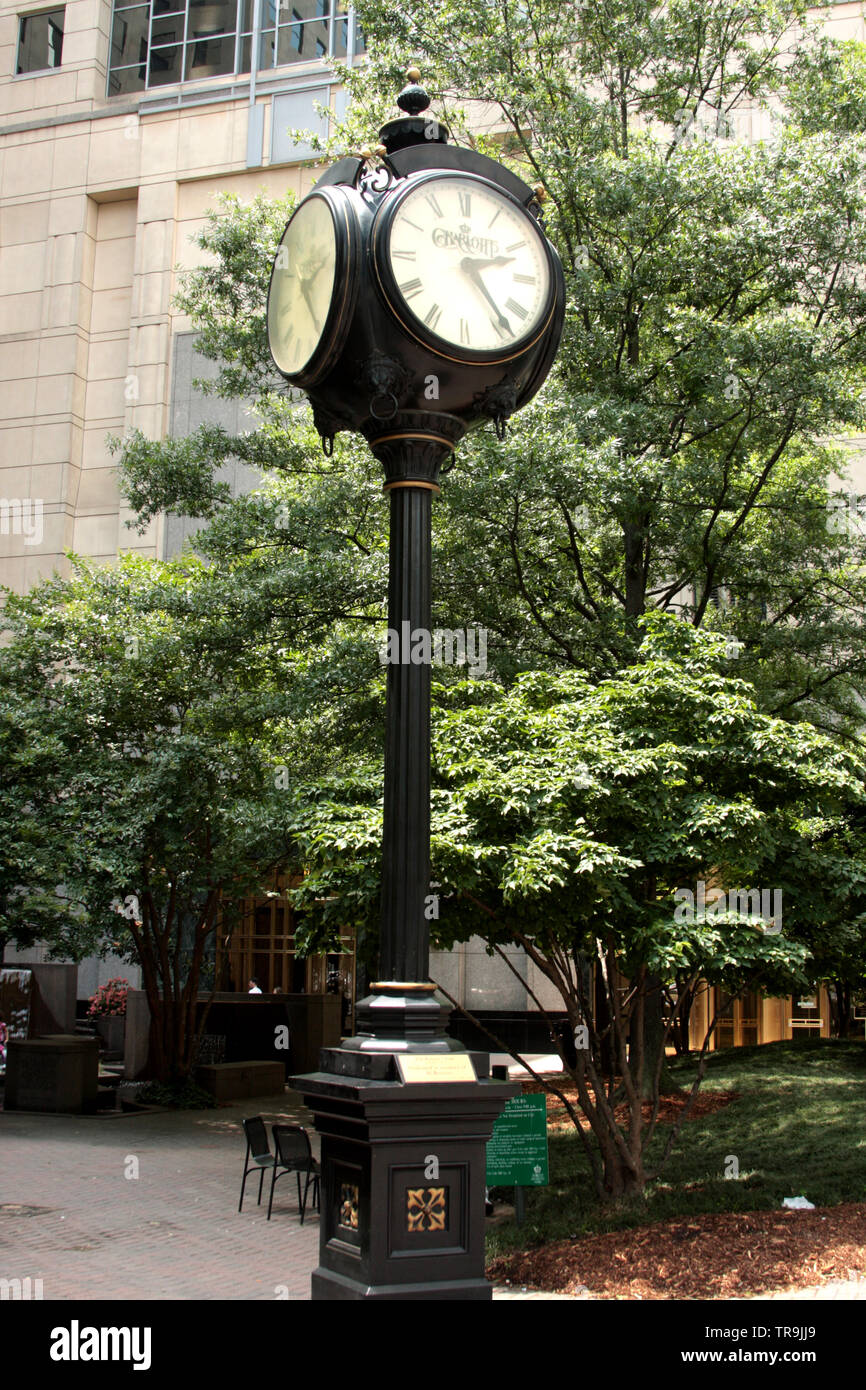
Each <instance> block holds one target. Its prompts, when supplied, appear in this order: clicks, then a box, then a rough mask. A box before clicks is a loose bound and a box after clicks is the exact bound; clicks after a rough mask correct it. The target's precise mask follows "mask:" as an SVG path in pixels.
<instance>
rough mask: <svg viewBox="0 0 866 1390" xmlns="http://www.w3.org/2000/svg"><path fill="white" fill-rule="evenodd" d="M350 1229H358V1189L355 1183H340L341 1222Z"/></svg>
mask: <svg viewBox="0 0 866 1390" xmlns="http://www.w3.org/2000/svg"><path fill="white" fill-rule="evenodd" d="M339 1224H340V1225H341V1226H345V1227H347V1229H348V1230H350V1231H357V1229H358V1189H357V1187H355V1186H354V1184H353V1183H348V1182H344V1183H341V1184H340V1222H339Z"/></svg>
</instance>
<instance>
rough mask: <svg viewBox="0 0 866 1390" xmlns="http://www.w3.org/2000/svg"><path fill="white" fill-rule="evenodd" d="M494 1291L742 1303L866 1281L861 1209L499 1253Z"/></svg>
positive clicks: (688, 1223) (852, 1206)
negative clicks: (506, 1287) (517, 1287)
mask: <svg viewBox="0 0 866 1390" xmlns="http://www.w3.org/2000/svg"><path fill="white" fill-rule="evenodd" d="M487 1272H488V1274H489V1275H490V1277H491V1278H492V1279H493V1280H494V1281H495V1282H496V1283H504V1282H505V1281H506V1280H508V1281H510V1282H511V1283H512V1284H521V1285H526V1286H527V1287H530V1288H536V1289H545V1290H548V1291H550V1292H554V1293H571V1294H575V1293H580V1292H582V1291H584V1290H587V1289H588V1290H589V1292H590V1293H591V1294H592V1295H594V1296H595V1297H597V1298H611V1299H615V1298H623V1299H625V1298H634V1299H637V1298H678V1299H690V1298H742V1297H747V1296H748V1295H749V1294H760V1293H771V1292H773V1291H775V1290H779V1289H788V1288H806V1287H809V1286H810V1285H815V1284H822V1283H825V1282H826V1281H828V1280H831V1279H852V1278H856V1277H857V1275H861V1276H864V1275H866V1202H846V1203H844V1204H843V1205H842V1206H838V1207H825V1208H823V1210H822V1209H820V1208H818V1209H816V1210H815V1211H786V1210H783V1211H754V1212H723V1213H720V1214H718V1215H705V1216H695V1217H690V1218H688V1219H684V1218H678V1219H674V1220H670V1221H661V1222H657V1223H655V1224H654V1225H651V1226H642V1227H639V1228H637V1229H633V1230H628V1231H611V1232H607V1233H605V1234H604V1235H595V1236H584V1237H581V1238H579V1239H577V1240H573V1241H570V1240H564V1241H556V1242H555V1243H553V1244H551V1245H545V1246H540V1247H539V1248H538V1249H535V1250H525V1251H517V1252H514V1253H511V1254H507V1255H500V1256H498V1257H497V1258H496V1259H495V1260H493V1262H492V1264H491V1265H490V1266H489V1267H488V1271H487Z"/></svg>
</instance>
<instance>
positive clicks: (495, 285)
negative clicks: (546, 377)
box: [384, 175, 551, 358]
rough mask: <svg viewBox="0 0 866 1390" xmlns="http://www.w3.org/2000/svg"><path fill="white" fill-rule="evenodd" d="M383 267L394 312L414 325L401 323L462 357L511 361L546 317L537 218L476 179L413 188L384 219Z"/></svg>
mask: <svg viewBox="0 0 866 1390" xmlns="http://www.w3.org/2000/svg"><path fill="white" fill-rule="evenodd" d="M384 260H385V264H386V266H387V269H388V270H390V277H389V278H391V277H392V278H393V282H394V285H395V286H396V296H397V297H396V303H395V307H396V308H398V310H399V312H400V314H401V317H402V318H404V321H405V316H406V313H407V312H408V314H409V315H410V316H411V319H412V320H414V325H412V324H411V322H410V323H409V324H407V326H412V327H413V331H416V332H417V330H418V329H419V328H420V329H421V334H422V336H423V337H424V338H425V339H427V338H429V339H432V340H435V339H437V338H438V339H440V340H442V341H443V342H444V343H446V344H448V345H449V346H450V347H452V348H454V349H455V350H456V351H457V352H458V353H459V355H461V356H467V357H470V358H471V357H472V356H473V355H474V354H475V353H479V354H489V355H491V356H494V357H495V356H497V355H499V354H500V353H502V354H503V356H508V355H510V354H509V350H510V349H512V348H513V347H515V346H517V345H521V344H524V343H526V342H527V341H528V340H530V339H531V338H532V336H533V335H534V334H535V335H537V333H538V332H539V331H540V329H541V328H542V326H543V325H544V323H545V322H546V320H547V317H548V315H549V312H550V298H551V272H550V260H549V256H548V252H547V247H546V244H545V241H544V239H543V237H542V235H541V233H540V232H539V230H538V228H537V226H536V224H535V221H534V219H533V218H532V216H531V215H530V214H529V213H527V212H525V211H524V209H523V208H521V207H520V205H519V204H518V203H516V202H514V201H513V200H512V199H511V198H509V197H507V196H506V195H505V194H503V193H500V192H499V190H498V189H496V188H494V187H493V186H492V185H491V184H488V183H487V182H486V181H484V180H482V179H478V178H472V177H468V176H466V175H453V176H452V175H448V176H445V177H442V178H434V179H424V180H423V181H421V182H419V183H418V184H416V185H415V187H414V188H412V189H411V191H410V192H409V193H407V194H406V195H405V196H404V197H403V198H402V199H401V201H400V203H399V204H398V205H397V207H396V209H395V211H394V213H393V216H392V217H391V219H390V222H389V224H388V231H387V239H386V242H385V247H384ZM393 294H394V291H393V290H392V297H393Z"/></svg>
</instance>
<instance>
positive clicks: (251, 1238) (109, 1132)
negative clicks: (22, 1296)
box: [0, 1093, 319, 1299]
mask: <svg viewBox="0 0 866 1390" xmlns="http://www.w3.org/2000/svg"><path fill="white" fill-rule="evenodd" d="M251 1114H261V1115H262V1116H263V1117H264V1119H265V1121H266V1123H267V1124H269V1125H270V1124H272V1123H276V1122H279V1121H288V1122H289V1123H292V1122H296V1121H297V1120H299V1119H302V1118H303V1117H304V1116H305V1115H306V1116H307V1123H308V1124H310V1125H311V1117H309V1115H308V1114H307V1112H305V1111H302V1108H301V1105H300V1100H299V1098H298V1097H297V1096H292V1095H291V1094H289V1093H287V1094H286V1095H284V1096H277V1097H257V1098H256V1099H255V1100H253V1101H249V1100H248V1101H244V1102H242V1103H239V1104H236V1105H231V1106H226V1107H224V1108H220V1109H218V1110H197V1111H178V1112H164V1113H143V1114H133V1115H119V1116H116V1117H115V1116H93V1117H88V1118H79V1117H77V1116H73V1115H56V1116H55V1115H51V1116H49V1115H30V1114H22V1113H10V1112H8V1111H7V1112H5V1113H3V1114H2V1115H0V1144H2V1159H0V1278H7V1279H9V1278H18V1279H24V1278H26V1277H27V1276H30V1278H31V1279H35V1278H41V1279H42V1281H43V1297H44V1298H45V1299H79V1298H84V1299H87V1298H112V1299H123V1298H144V1299H159V1298H165V1299H186V1298H188V1299H223V1298H229V1299H274V1298H289V1299H306V1298H309V1289H310V1272H311V1270H312V1269H313V1268H314V1266H315V1264H316V1263H317V1254H318V1239H319V1218H318V1215H317V1213H315V1212H312V1213H310V1212H309V1211H308V1214H307V1217H306V1220H305V1222H304V1225H303V1226H301V1225H300V1223H299V1221H298V1209H297V1186H296V1185H295V1184H294V1179H292V1178H290V1177H285V1178H282V1179H280V1180H279V1181H278V1183H277V1188H276V1193H275V1196H274V1211H273V1215H272V1217H271V1220H270V1222H268V1221H266V1219H265V1217H266V1212H267V1192H268V1181H267V1179H266V1181H265V1189H264V1191H265V1198H264V1201H263V1204H262V1206H261V1207H258V1206H257V1205H256V1197H257V1195H258V1179H257V1177H256V1175H255V1174H253V1173H251V1174H250V1176H249V1178H248V1180H247V1195H245V1197H244V1209H243V1212H241V1213H239V1212H238V1210H237V1206H238V1198H239V1195H240V1183H241V1174H242V1171H243V1155H244V1145H245V1140H244V1135H243V1130H242V1128H241V1119H242V1118H243V1117H244V1116H246V1115H251ZM311 1127H312V1126H311ZM311 1138H312V1141H313V1146H314V1152H315V1153H316V1156H318V1142H317V1141H318V1135H316V1134H315V1133H313V1134H312V1135H311ZM136 1160H137V1170H138V1177H127V1176H126V1173H133V1172H134V1171H135V1168H136V1163H135V1161H136Z"/></svg>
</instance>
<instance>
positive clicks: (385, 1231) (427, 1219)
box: [292, 981, 518, 1301]
mask: <svg viewBox="0 0 866 1390" xmlns="http://www.w3.org/2000/svg"><path fill="white" fill-rule="evenodd" d="M434 989H435V987H434V986H433V985H431V984H414V983H413V984H408V985H407V984H404V983H400V982H397V981H388V982H385V983H384V984H376V985H374V986H373V993H372V994H371V995H370V996H369V997H368V998H367V999H365V1000H364V1001H363V1003H362V1004H361V1005H360V1006H359V1009H358V1016H359V1024H360V1028H361V1030H362V1031H359V1034H358V1036H357V1037H355V1038H350V1039H348V1041H347V1042H346V1043H344V1045H343V1046H342V1047H340V1048H327V1049H324V1050H323V1052H322V1057H321V1064H322V1070H321V1071H318V1072H314V1073H312V1074H311V1075H309V1076H297V1077H293V1078H292V1085H293V1086H294V1087H295V1088H296V1089H297V1090H298V1091H299V1092H300V1093H301V1095H302V1096H303V1097H304V1100H305V1103H306V1105H307V1106H308V1108H309V1109H310V1110H311V1111H312V1112H313V1114H314V1116H315V1121H316V1129H317V1130H318V1131H319V1133H320V1134H321V1136H322V1156H321V1165H322V1203H321V1229H320V1237H319V1267H318V1269H317V1270H316V1271H315V1272H314V1274H313V1278H312V1297H313V1299H314V1300H325V1299H327V1300H331V1299H335V1300H337V1299H338V1300H346V1299H351V1300H360V1299H377V1300H379V1301H394V1300H420V1299H448V1300H464V1299H467V1300H486V1299H489V1298H490V1297H491V1294H492V1290H491V1287H490V1285H489V1284H488V1283H487V1281H486V1280H485V1278H484V1192H485V1183H486V1171H487V1165H486V1158H487V1143H488V1140H489V1139H490V1135H491V1132H492V1130H493V1123H494V1121H495V1119H496V1117H497V1116H498V1115H499V1114H500V1112H501V1110H502V1108H503V1106H504V1104H505V1102H506V1100H507V1099H508V1098H509V1096H512V1095H514V1094H515V1092H516V1091H517V1089H518V1088H517V1086H516V1085H515V1084H513V1083H508V1082H502V1081H489V1080H486V1079H482V1080H473V1081H470V1080H465V1079H464V1080H429V1079H427V1077H428V1076H429V1075H431V1074H434V1073H436V1074H441V1072H442V1070H443V1069H444V1070H445V1072H446V1074H447V1073H448V1072H449V1071H453V1073H454V1074H455V1075H456V1074H457V1072H458V1071H460V1072H461V1073H462V1074H463V1075H464V1076H465V1075H466V1073H467V1072H468V1071H469V1060H468V1058H469V1054H467V1053H466V1050H465V1048H463V1047H462V1045H461V1044H459V1043H457V1042H456V1041H455V1040H454V1039H452V1038H448V1037H446V1035H445V1033H444V1031H443V1029H444V1023H445V1022H446V1020H447V1013H446V1011H445V1010H443V1009H442V1008H441V1006H440V1005H439V1004H438V1003H437V1001H436V1000H435V998H434V997H433V995H434ZM365 1028H369V1029H371V1030H372V1029H375V1030H376V1031H375V1032H373V1031H370V1032H366V1031H363V1030H364V1029H365ZM454 1054H462V1056H463V1057H464V1058H465V1059H466V1061H465V1062H464V1064H463V1067H462V1068H461V1067H459V1066H457V1065H455V1064H457V1063H458V1061H459V1056H454ZM452 1056H453V1057H454V1062H453V1063H452V1062H451V1060H450V1059H451V1057H452ZM414 1058H417V1059H418V1064H419V1066H418V1068H417V1071H419V1072H420V1078H421V1079H419V1080H406V1081H403V1080H401V1079H399V1077H400V1069H401V1068H402V1069H403V1070H404V1071H405V1072H406V1074H407V1075H415V1074H417V1071H416V1068H414V1067H413V1068H409V1060H410V1059H414ZM424 1059H427V1061H426V1063H425V1060H424Z"/></svg>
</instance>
